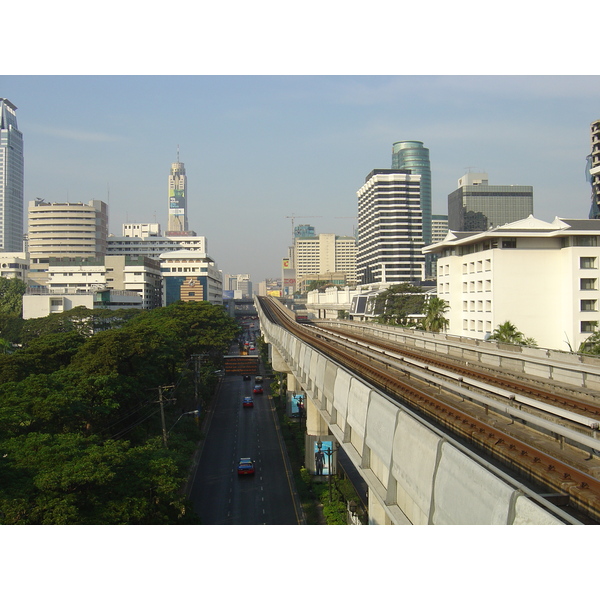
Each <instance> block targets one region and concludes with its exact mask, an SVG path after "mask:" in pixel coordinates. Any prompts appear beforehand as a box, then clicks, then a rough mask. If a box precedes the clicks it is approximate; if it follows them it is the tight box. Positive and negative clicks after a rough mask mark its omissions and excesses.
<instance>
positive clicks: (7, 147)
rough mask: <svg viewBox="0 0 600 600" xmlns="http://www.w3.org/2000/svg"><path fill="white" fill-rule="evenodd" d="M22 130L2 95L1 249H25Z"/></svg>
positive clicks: (8, 102)
mask: <svg viewBox="0 0 600 600" xmlns="http://www.w3.org/2000/svg"><path fill="white" fill-rule="evenodd" d="M23 181H24V179H23V134H22V133H21V132H20V131H19V128H18V126H17V107H16V106H15V105H14V104H13V103H12V102H10V101H9V100H7V99H6V98H0V250H3V251H4V252H23V221H24V219H23V213H24V204H23Z"/></svg>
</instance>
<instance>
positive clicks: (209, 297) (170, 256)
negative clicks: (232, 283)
mask: <svg viewBox="0 0 600 600" xmlns="http://www.w3.org/2000/svg"><path fill="white" fill-rule="evenodd" d="M160 269H161V273H162V276H163V296H162V297H163V306H168V305H169V304H172V303H173V302H178V301H180V300H181V301H183V302H203V301H205V302H210V303H211V304H219V305H222V304H223V276H222V274H221V272H220V271H219V269H218V268H217V265H216V264H215V262H214V261H213V259H212V258H210V257H209V256H208V255H207V254H206V253H204V252H197V251H193V250H176V251H174V252H166V253H165V254H161V256H160Z"/></svg>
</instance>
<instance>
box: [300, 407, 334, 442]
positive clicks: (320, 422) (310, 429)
mask: <svg viewBox="0 0 600 600" xmlns="http://www.w3.org/2000/svg"><path fill="white" fill-rule="evenodd" d="M304 406H305V410H306V433H307V435H316V436H326V435H328V434H329V425H328V423H327V421H325V419H323V417H322V416H321V413H320V412H319V410H318V409H317V407H316V406H315V405H314V404H313V402H311V401H310V400H308V401H307V402H305V403H304Z"/></svg>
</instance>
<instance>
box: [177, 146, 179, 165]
mask: <svg viewBox="0 0 600 600" xmlns="http://www.w3.org/2000/svg"><path fill="white" fill-rule="evenodd" d="M177 162H179V144H177Z"/></svg>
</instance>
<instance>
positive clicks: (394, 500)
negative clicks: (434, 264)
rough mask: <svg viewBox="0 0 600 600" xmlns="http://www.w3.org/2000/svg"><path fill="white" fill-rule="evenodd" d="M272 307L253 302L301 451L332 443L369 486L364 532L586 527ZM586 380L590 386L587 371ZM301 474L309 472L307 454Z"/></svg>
mask: <svg viewBox="0 0 600 600" xmlns="http://www.w3.org/2000/svg"><path fill="white" fill-rule="evenodd" d="M273 302H276V301H274V300H272V299H265V298H259V299H258V300H257V302H256V307H257V311H258V314H259V319H260V324H261V332H262V334H263V336H264V338H265V341H266V342H267V343H268V344H269V348H270V353H271V362H272V365H273V368H274V369H275V370H276V371H279V372H283V373H286V374H287V377H288V390H298V391H299V390H302V391H303V393H304V395H305V397H306V400H307V401H306V403H305V404H306V408H305V411H306V436H307V438H306V439H307V448H312V447H313V445H314V444H315V442H317V441H321V442H323V441H326V440H332V441H333V442H334V443H335V444H337V445H339V446H340V447H342V448H343V449H344V451H345V453H346V454H347V456H348V457H349V458H350V459H351V461H352V463H353V465H354V466H355V467H356V469H357V470H358V472H359V473H360V475H361V477H362V478H363V479H364V481H365V482H366V484H367V485H368V488H369V494H368V498H369V506H368V512H369V524H372V525H384V524H397V525H403V524H406V525H408V524H415V525H420V524H432V525H438V524H439V525H443V524H515V525H516V524H570V523H573V524H577V523H582V522H590V521H589V520H583V521H582V520H580V518H579V517H578V516H577V514H576V513H574V512H573V511H571V510H569V508H568V507H561V506H559V505H557V504H559V503H557V502H556V501H555V499H554V498H553V497H552V496H553V495H552V494H547V493H545V492H544V490H543V489H540V488H539V487H537V486H534V485H528V484H525V483H524V482H523V479H522V478H520V477H515V476H514V474H511V472H510V470H507V469H505V468H503V465H501V464H499V463H497V461H493V460H490V459H488V458H486V457H485V456H484V455H482V454H481V453H478V452H475V451H473V449H472V447H470V446H468V445H467V444H463V443H461V442H460V441H459V440H458V439H457V438H456V436H451V435H449V434H448V433H447V432H446V431H445V430H443V428H438V427H436V426H435V425H433V424H432V423H431V422H430V421H428V420H426V419H424V418H423V417H422V416H421V415H419V414H417V412H414V411H412V410H410V409H409V408H407V407H406V406H404V405H403V404H400V403H399V402H398V401H397V400H395V399H394V398H392V397H390V396H387V395H386V394H385V393H384V392H382V391H381V390H380V389H377V388H375V387H374V386H373V385H372V384H370V383H368V382H367V381H366V380H365V379H363V378H362V377H361V376H360V375H358V374H356V373H355V372H353V371H352V370H351V369H348V368H347V367H345V366H342V365H341V364H340V363H338V362H337V361H336V360H335V359H333V358H331V357H330V356H328V355H326V354H324V353H323V352H321V351H320V350H319V349H317V348H316V347H314V345H313V344H311V343H310V342H307V341H305V340H304V339H300V337H298V336H297V335H295V334H294V333H293V328H289V327H287V326H285V325H284V324H283V323H282V322H281V321H278V320H277V319H274V318H273V313H272V309H271V308H270V304H272V303H273ZM277 304H279V303H277ZM283 310H287V309H283ZM288 313H290V314H292V313H291V311H288ZM292 316H293V314H292ZM302 327H310V326H307V325H302ZM389 329H392V328H389ZM396 331H397V330H396ZM449 344H450V345H451V343H449ZM452 352H453V353H457V352H460V349H459V348H458V345H457V348H456V349H455V350H453V351H452ZM483 360H490V359H489V358H486V359H483ZM493 360H500V358H498V357H497V358H496V359H493ZM542 362H543V361H542ZM536 368H538V369H540V368H541V367H536ZM587 372H588V378H589V381H592V382H595V381H596V379H595V376H594V375H593V369H588V370H587ZM589 373H592V375H590V374H589ZM568 377H573V376H572V375H568ZM594 385H595V383H592V387H593V386H594ZM593 393H595V390H594V392H593ZM593 460H598V459H597V458H594V459H593ZM311 462H312V465H311ZM306 465H307V467H308V468H309V469H311V467H312V469H313V472H314V469H315V464H314V454H313V453H312V451H308V450H307V456H306ZM559 496H560V494H559Z"/></svg>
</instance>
